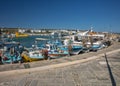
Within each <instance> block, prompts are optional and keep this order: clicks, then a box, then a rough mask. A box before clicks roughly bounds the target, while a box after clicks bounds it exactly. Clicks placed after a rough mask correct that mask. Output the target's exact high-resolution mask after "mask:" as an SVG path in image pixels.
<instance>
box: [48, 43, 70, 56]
mask: <svg viewBox="0 0 120 86" xmlns="http://www.w3.org/2000/svg"><path fill="white" fill-rule="evenodd" d="M46 49H47V50H48V56H49V57H50V58H59V57H63V56H67V55H68V54H69V53H68V50H67V49H65V48H63V46H57V45H55V44H46Z"/></svg>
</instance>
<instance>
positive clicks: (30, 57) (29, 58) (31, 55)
mask: <svg viewBox="0 0 120 86" xmlns="http://www.w3.org/2000/svg"><path fill="white" fill-rule="evenodd" d="M21 57H22V59H23V61H24V62H33V61H39V60H43V59H47V58H48V56H45V55H43V54H42V53H40V51H38V50H37V51H31V50H30V51H29V52H23V53H22V54H21Z"/></svg>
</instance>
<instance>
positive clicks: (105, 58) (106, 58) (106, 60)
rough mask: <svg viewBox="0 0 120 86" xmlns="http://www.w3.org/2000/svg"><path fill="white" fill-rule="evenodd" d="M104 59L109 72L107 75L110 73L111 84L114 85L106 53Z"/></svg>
mask: <svg viewBox="0 0 120 86" xmlns="http://www.w3.org/2000/svg"><path fill="white" fill-rule="evenodd" d="M105 60H106V63H107V67H108V72H109V75H110V79H111V83H112V86H116V82H115V79H114V76H113V74H112V70H111V68H110V65H109V62H108V59H107V55H106V53H105Z"/></svg>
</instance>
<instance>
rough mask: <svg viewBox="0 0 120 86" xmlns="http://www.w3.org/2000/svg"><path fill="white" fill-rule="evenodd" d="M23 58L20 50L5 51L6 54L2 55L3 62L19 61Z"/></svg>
mask: <svg viewBox="0 0 120 86" xmlns="http://www.w3.org/2000/svg"><path fill="white" fill-rule="evenodd" d="M21 61H22V58H21V56H20V53H19V52H15V53H10V52H5V53H4V55H3V56H2V63H3V64H5V63H17V62H21Z"/></svg>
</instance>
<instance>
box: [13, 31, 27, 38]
mask: <svg viewBox="0 0 120 86" xmlns="http://www.w3.org/2000/svg"><path fill="white" fill-rule="evenodd" d="M15 37H28V34H25V33H18V32H16V33H15Z"/></svg>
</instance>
